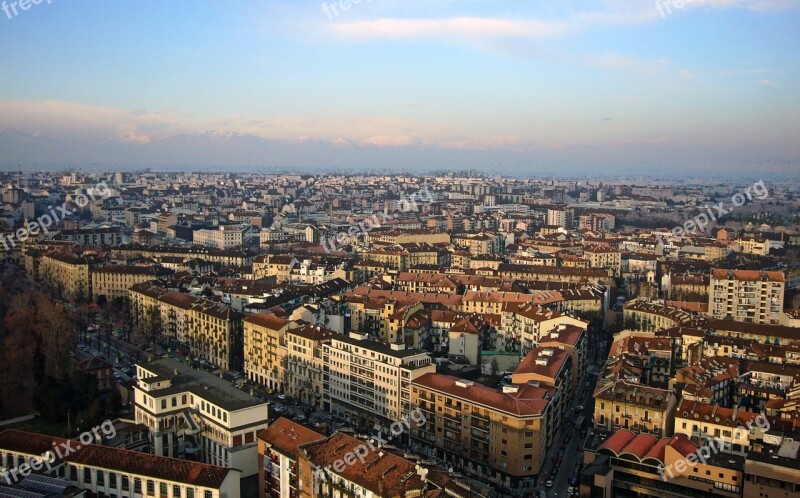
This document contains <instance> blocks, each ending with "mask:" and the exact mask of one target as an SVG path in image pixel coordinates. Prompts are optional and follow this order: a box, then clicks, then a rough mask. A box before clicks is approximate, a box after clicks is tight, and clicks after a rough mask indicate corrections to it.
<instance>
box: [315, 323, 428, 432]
mask: <svg viewBox="0 0 800 498" xmlns="http://www.w3.org/2000/svg"><path fill="white" fill-rule="evenodd" d="M323 355H324V356H327V358H328V369H329V374H330V381H329V385H328V388H327V390H326V392H327V393H328V394H329V395H330V407H331V412H332V413H334V414H335V415H338V416H340V417H344V418H346V419H349V420H350V421H352V422H353V423H355V424H357V425H362V426H368V425H371V424H374V423H375V422H380V423H387V422H388V423H393V422H396V421H398V420H400V419H401V418H402V417H403V416H404V415H407V414H408V413H409V410H410V409H411V394H410V391H411V382H412V381H413V380H414V379H417V378H419V377H420V376H422V375H425V374H426V373H434V372H436V365H435V364H434V363H433V360H431V357H430V356H428V354H427V353H426V352H425V351H422V350H419V349H411V348H407V347H405V346H404V345H402V344H391V345H389V344H384V343H382V342H375V341H371V340H368V339H367V337H366V335H363V334H359V333H356V332H351V333H350V335H349V336H348V337H345V336H337V337H333V338H332V339H331V343H330V344H328V345H325V346H324V350H323Z"/></svg>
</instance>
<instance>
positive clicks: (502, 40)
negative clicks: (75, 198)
mask: <svg viewBox="0 0 800 498" xmlns="http://www.w3.org/2000/svg"><path fill="white" fill-rule="evenodd" d="M47 1H48V0H43V1H42V3H40V4H38V5H31V6H30V7H29V8H28V10H26V11H22V10H21V9H20V8H19V6H18V2H17V3H16V4H15V5H14V7H15V8H16V15H15V14H14V8H12V5H9V4H11V3H12V2H10V1H9V0H6V4H5V5H6V6H7V7H8V14H6V13H5V12H4V11H3V10H0V44H2V47H3V48H2V49H0V166H2V167H16V165H17V164H20V165H23V166H25V167H36V166H40V167H41V166H45V165H65V164H71V165H78V166H80V165H88V164H95V165H97V164H104V165H109V166H115V165H119V166H154V167H157V168H158V167H193V166H196V167H207V168H217V167H219V168H224V167H229V168H233V169H247V168H250V169H257V168H274V167H286V168H302V169H313V168H352V169H360V168H370V169H377V170H397V169H400V168H402V169H439V168H448V169H449V168H459V169H460V168H476V169H482V170H489V171H496V172H514V173H520V174H527V173H530V174H536V173H543V174H553V173H566V174H577V175H580V174H592V173H597V174H600V173H611V174H617V173H619V174H629V173H641V174H656V175H657V174H661V173H664V172H667V171H669V172H672V173H675V174H709V175H716V174H724V173H731V172H733V173H736V172H746V171H749V170H752V169H759V170H762V171H774V172H781V173H787V172H788V173H793V172H796V171H797V169H798V168H800V165H799V163H798V161H799V160H800V140H797V136H798V130H800V71H799V69H800V67H799V64H798V62H799V57H800V55H798V54H799V53H800V50H799V49H800V29H798V26H800V2H798V1H797V0H771V1H767V0H763V1H758V0H703V1H701V0H694V1H693V2H689V1H688V0H687V1H686V3H685V4H684V5H683V6H682V7H680V8H679V7H677V6H675V3H676V2H675V0H673V1H672V2H671V4H670V2H667V1H666V0H662V1H661V2H660V3H659V4H657V3H656V2H655V1H653V0H643V1H639V0H608V1H602V0H595V1H571V2H568V1H564V0H554V1H551V2H531V1H529V0H526V1H506V2H503V1H492V0H486V1H481V0H471V1H458V0H449V1H445V0H425V1H418V0H403V1H390V0H362V1H361V2H360V3H357V4H353V3H351V5H350V7H349V9H346V10H345V9H343V8H342V5H345V4H346V3H345V2H339V1H336V2H331V1H329V2H327V3H324V4H323V2H319V1H291V2H290V1H280V2H276V1H264V2H257V1H250V2H245V1H239V0H228V1H217V2H206V1H202V0H195V1H192V2H189V1H180V0H177V1H169V2H167V1H160V2H155V1H149V0H139V1H136V2H132V1H124V0H117V1H114V2H108V1H99V0H81V1H80V2H78V1H73V0H51V3H49V4H48V3H47ZM538 4H543V5H538ZM668 4H669V5H668ZM0 5H2V4H0ZM326 12H327V14H326ZM662 13H663V15H662Z"/></svg>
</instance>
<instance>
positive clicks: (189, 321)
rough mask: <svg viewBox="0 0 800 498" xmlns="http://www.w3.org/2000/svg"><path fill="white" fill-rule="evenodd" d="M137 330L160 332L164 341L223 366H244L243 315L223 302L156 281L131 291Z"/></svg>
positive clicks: (143, 332) (238, 367)
mask: <svg viewBox="0 0 800 498" xmlns="http://www.w3.org/2000/svg"><path fill="white" fill-rule="evenodd" d="M129 296H130V309H131V319H132V322H133V328H134V331H135V332H136V333H137V334H141V335H144V336H145V337H148V338H149V337H151V336H152V335H153V334H157V335H158V337H159V338H160V340H161V342H162V343H165V344H168V345H169V346H170V347H172V348H175V349H178V350H179V351H181V352H184V353H186V354H188V355H190V356H194V357H196V358H199V359H201V360H203V361H206V362H208V363H210V364H211V365H214V366H217V367H219V368H221V369H223V370H241V368H242V363H243V352H242V348H243V345H242V315H241V314H240V313H238V312H236V311H234V310H233V309H231V308H229V307H228V306H225V305H224V304H221V303H218V302H216V301H210V300H208V299H203V298H196V297H193V296H190V295H188V294H184V293H182V292H178V291H172V290H167V289H164V288H163V287H160V286H158V285H156V284H155V283H153V282H143V283H141V284H135V285H133V286H132V287H131V289H130V291H129Z"/></svg>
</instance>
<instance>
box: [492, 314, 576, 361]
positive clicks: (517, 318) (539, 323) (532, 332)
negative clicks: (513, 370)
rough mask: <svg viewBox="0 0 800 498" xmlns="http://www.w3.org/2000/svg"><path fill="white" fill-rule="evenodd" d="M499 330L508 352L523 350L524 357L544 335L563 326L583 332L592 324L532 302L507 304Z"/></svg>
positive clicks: (501, 341)
mask: <svg viewBox="0 0 800 498" xmlns="http://www.w3.org/2000/svg"><path fill="white" fill-rule="evenodd" d="M500 320H501V321H500V328H499V329H498V330H497V332H498V339H499V344H500V345H504V346H505V347H504V350H506V351H512V350H513V351H520V352H521V354H522V355H523V356H524V355H526V354H527V353H528V351H530V350H531V349H533V348H535V347H536V346H537V345H538V344H539V341H540V340H541V338H542V336H543V335H544V334H546V333H547V332H549V331H551V330H553V329H554V328H556V327H558V326H559V325H572V326H575V327H579V328H581V329H583V330H586V328H587V327H588V326H589V323H588V322H585V321H583V320H579V319H577V318H573V317H571V316H569V315H566V314H562V313H559V312H556V311H552V310H549V309H547V308H543V307H542V306H538V305H532V304H530V303H523V304H519V303H506V304H505V305H504V306H503V310H502V312H501V318H500Z"/></svg>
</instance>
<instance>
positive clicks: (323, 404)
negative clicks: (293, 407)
mask: <svg viewBox="0 0 800 498" xmlns="http://www.w3.org/2000/svg"><path fill="white" fill-rule="evenodd" d="M338 336H339V334H338V333H337V332H334V331H333V330H330V329H326V328H325V327H322V326H320V325H304V326H302V327H298V328H294V329H288V330H286V361H285V367H284V387H285V390H286V394H288V395H289V396H291V397H293V398H297V399H299V400H300V401H302V402H303V403H305V404H307V405H310V406H313V407H315V408H317V409H320V410H324V411H329V410H330V404H329V403H328V398H327V397H326V396H325V382H324V380H325V379H324V378H325V358H326V357H325V346H326V345H330V343H331V340H332V339H333V338H334V337H338Z"/></svg>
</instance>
